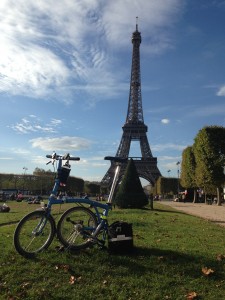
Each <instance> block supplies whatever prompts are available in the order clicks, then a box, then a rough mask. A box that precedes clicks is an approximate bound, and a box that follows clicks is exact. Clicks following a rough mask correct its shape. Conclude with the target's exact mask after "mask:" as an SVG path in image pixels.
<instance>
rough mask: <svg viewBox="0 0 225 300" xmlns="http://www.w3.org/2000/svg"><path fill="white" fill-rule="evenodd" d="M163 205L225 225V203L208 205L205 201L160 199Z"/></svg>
mask: <svg viewBox="0 0 225 300" xmlns="http://www.w3.org/2000/svg"><path fill="white" fill-rule="evenodd" d="M159 203H161V204H163V205H168V206H170V207H173V208H174V209H177V210H179V211H183V212H185V213H187V214H189V215H193V216H197V217H200V218H203V219H207V220H210V221H212V222H215V223H217V224H219V225H221V226H224V227H225V205H224V204H223V205H221V206H217V205H216V204H212V205H207V204H205V203H190V202H186V203H183V202H173V201H159Z"/></svg>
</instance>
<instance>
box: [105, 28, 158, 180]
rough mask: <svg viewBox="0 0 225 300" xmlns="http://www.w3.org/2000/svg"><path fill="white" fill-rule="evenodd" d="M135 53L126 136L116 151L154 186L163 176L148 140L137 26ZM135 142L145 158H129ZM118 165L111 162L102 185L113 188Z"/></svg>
mask: <svg viewBox="0 0 225 300" xmlns="http://www.w3.org/2000/svg"><path fill="white" fill-rule="evenodd" d="M132 44H133V54H132V67H131V80H130V94H129V102H128V110H127V117H126V122H125V124H124V126H123V127H122V129H123V135H122V138H121V141H120V144H119V147H118V150H117V152H116V156H118V157H122V158H132V159H133V160H134V163H135V166H136V169H137V172H138V175H139V177H141V178H144V179H145V180H147V181H148V182H149V183H150V184H151V185H154V184H155V182H156V180H157V179H158V177H159V176H161V173H160V171H159V169H158V167H157V158H156V157H153V155H152V152H151V149H150V146H149V142H148V138H147V135H146V133H147V131H148V127H147V126H146V125H145V124H144V117H143V109H142V96H141V76H140V44H141V33H140V32H139V31H138V24H137V23H136V31H135V32H133V35H132ZM132 141H139V143H140V149H141V157H129V152H130V146H131V142H132ZM115 167H116V165H115V163H114V162H111V166H110V168H109V169H108V171H107V172H106V174H105V176H104V177H103V179H102V182H101V184H102V185H111V184H112V180H113V176H114V171H115ZM125 169H126V164H123V166H122V167H121V170H120V176H119V181H120V180H121V178H122V176H123V175H124V172H125Z"/></svg>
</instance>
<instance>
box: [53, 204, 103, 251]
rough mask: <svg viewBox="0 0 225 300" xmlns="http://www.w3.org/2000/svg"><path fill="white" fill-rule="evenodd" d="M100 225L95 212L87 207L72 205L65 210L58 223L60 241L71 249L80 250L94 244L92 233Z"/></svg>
mask: <svg viewBox="0 0 225 300" xmlns="http://www.w3.org/2000/svg"><path fill="white" fill-rule="evenodd" d="M97 225H98V222H97V218H96V216H95V214H94V213H93V212H92V211H91V210H90V209H88V208H85V207H80V206H77V207H72V208H70V209H68V210H67V211H65V212H64V214H63V215H62V216H61V218H60V219H59V222H58V225H57V235H58V239H59V240H60V242H61V243H62V244H63V245H64V246H65V247H66V248H69V249H71V250H80V249H85V248H87V247H89V246H90V245H91V244H92V239H91V234H92V233H93V232H94V231H95V229H96V227H97Z"/></svg>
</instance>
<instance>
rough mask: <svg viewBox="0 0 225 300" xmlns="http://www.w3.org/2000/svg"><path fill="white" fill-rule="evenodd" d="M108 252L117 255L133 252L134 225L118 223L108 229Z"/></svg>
mask: <svg viewBox="0 0 225 300" xmlns="http://www.w3.org/2000/svg"><path fill="white" fill-rule="evenodd" d="M108 250H109V252H111V253H117V254H120V253H121V254H125V253H129V252H131V251H132V250H133V230H132V224H130V223H127V222H123V221H116V222H114V223H112V224H111V225H110V226H109V227H108Z"/></svg>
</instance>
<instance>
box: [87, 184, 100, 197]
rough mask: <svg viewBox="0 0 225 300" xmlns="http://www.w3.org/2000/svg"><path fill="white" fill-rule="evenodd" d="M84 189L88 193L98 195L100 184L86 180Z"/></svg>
mask: <svg viewBox="0 0 225 300" xmlns="http://www.w3.org/2000/svg"><path fill="white" fill-rule="evenodd" d="M84 191H85V193H87V194H91V195H96V194H99V193H100V184H96V183H93V182H85V184H84Z"/></svg>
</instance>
